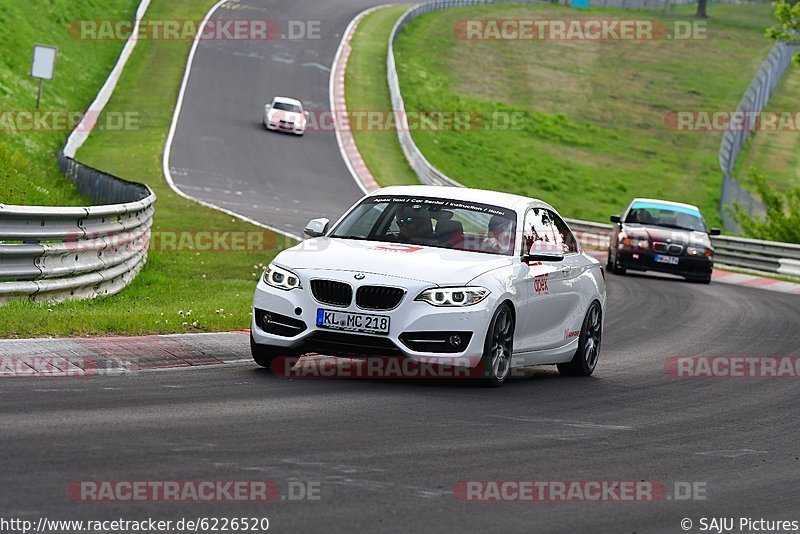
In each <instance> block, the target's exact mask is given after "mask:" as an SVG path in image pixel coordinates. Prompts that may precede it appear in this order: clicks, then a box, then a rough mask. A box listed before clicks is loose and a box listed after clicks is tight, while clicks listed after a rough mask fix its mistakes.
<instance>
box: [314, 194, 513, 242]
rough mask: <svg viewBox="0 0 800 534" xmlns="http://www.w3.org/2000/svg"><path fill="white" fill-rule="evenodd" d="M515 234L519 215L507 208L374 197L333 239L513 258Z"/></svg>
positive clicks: (433, 200)
mask: <svg viewBox="0 0 800 534" xmlns="http://www.w3.org/2000/svg"><path fill="white" fill-rule="evenodd" d="M515 233H516V213H515V212H514V211H513V210H509V209H506V208H500V207H497V206H491V205H488V204H479V203H475V202H467V201H457V200H448V199H440V198H411V197H371V198H368V199H366V200H364V201H363V202H362V203H361V204H359V205H358V206H357V207H356V208H355V209H354V210H353V211H351V212H350V213H349V214H348V215H347V217H345V219H344V220H343V221H342V222H341V223H340V224H339V225H338V226H337V227H336V228H335V229H334V230H333V232H332V233H331V234H330V236H331V237H339V238H343V239H359V240H369V241H381V242H385V243H411V244H417V245H425V246H431V247H440V248H449V249H456V250H470V251H475V252H485V253H488V254H502V255H506V256H510V255H512V254H514V235H515Z"/></svg>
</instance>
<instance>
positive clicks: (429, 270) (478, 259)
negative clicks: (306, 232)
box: [275, 237, 513, 285]
mask: <svg viewBox="0 0 800 534" xmlns="http://www.w3.org/2000/svg"><path fill="white" fill-rule="evenodd" d="M512 262H513V259H512V257H511V256H499V255H496V254H484V253H481V252H469V251H463V250H451V249H446V248H436V247H425V246H420V245H403V244H399V243H382V242H378V241H356V240H350V239H336V238H327V237H321V238H316V239H309V240H306V241H303V242H302V243H300V244H299V245H297V246H295V247H292V248H290V249H288V250H284V251H283V252H281V253H280V254H278V256H276V257H275V263H276V264H278V265H280V266H281V267H284V268H286V269H292V270H297V271H300V270H306V269H310V270H323V271H352V272H361V273H365V274H370V273H371V274H383V275H389V276H396V277H398V278H405V279H409V280H417V281H422V282H428V283H431V284H436V285H453V284H465V283H467V282H469V281H470V280H472V279H473V278H475V277H477V276H479V275H481V274H483V273H486V272H488V271H491V270H493V269H497V268H499V267H503V266H506V265H511V264H512Z"/></svg>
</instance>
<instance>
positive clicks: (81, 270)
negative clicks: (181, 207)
mask: <svg viewBox="0 0 800 534" xmlns="http://www.w3.org/2000/svg"><path fill="white" fill-rule="evenodd" d="M62 156H63V155H62ZM69 161H70V167H71V169H70V173H71V174H72V175H73V176H76V177H79V178H78V182H79V183H81V182H86V183H90V182H91V183H94V184H96V187H97V188H98V191H97V192H96V196H94V198H95V200H96V201H102V200H103V199H104V198H105V199H120V198H123V199H124V198H127V199H128V202H124V203H120V204H109V205H101V206H90V207H74V208H73V207H43V206H12V205H8V204H0V305H2V304H6V303H8V302H9V301H11V300H14V299H18V298H24V297H27V298H29V299H31V300H37V301H41V300H46V301H61V300H70V299H85V298H94V297H98V296H103V295H111V294H114V293H117V292H119V291H120V290H122V289H123V288H124V287H125V286H126V285H127V284H128V283H129V282H130V281H131V280H132V279H133V278H134V277H135V276H136V274H137V273H138V272H139V270H141V268H142V267H143V266H144V264H145V262H146V261H147V250H148V247H149V243H150V227H151V225H152V222H153V213H154V208H153V204H154V203H155V201H156V196H155V194H154V193H153V192H152V191H151V190H150V188H148V187H147V186H144V185H139V184H132V183H130V182H125V181H123V180H120V179H118V178H116V177H113V176H110V175H107V174H104V173H101V172H100V171H97V170H95V169H92V168H90V167H87V166H85V165H82V164H81V163H78V162H76V161H74V160H69ZM81 189H83V190H84V191H85V188H81Z"/></svg>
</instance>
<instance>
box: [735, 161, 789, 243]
mask: <svg viewBox="0 0 800 534" xmlns="http://www.w3.org/2000/svg"><path fill="white" fill-rule="evenodd" d="M750 176H751V177H752V179H753V182H754V183H755V186H756V190H757V191H758V194H759V196H761V200H762V202H763V203H764V206H765V207H766V208H767V213H766V217H753V216H751V215H750V214H748V213H747V212H746V211H745V210H743V209H742V207H741V206H740V205H739V204H738V203H734V205H733V209H731V210H730V213H731V215H732V216H733V218H734V220H735V221H736V222H737V223H738V224H739V226H741V227H742V230H743V231H744V233H745V234H746V235H747V236H748V237H752V238H755V239H765V240H767V241H781V242H783V243H800V186H795V187H794V188H793V189H791V190H789V191H787V192H786V193H779V192H778V191H775V190H774V189H773V188H771V187H770V186H769V184H768V183H767V177H766V176H764V175H763V174H761V173H760V172H758V171H756V170H755V169H751V170H750Z"/></svg>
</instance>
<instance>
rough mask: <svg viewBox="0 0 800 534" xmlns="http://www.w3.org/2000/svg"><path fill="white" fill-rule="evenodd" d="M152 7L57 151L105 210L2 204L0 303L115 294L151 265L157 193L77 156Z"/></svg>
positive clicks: (64, 165) (138, 17)
mask: <svg viewBox="0 0 800 534" xmlns="http://www.w3.org/2000/svg"><path fill="white" fill-rule="evenodd" d="M149 4H150V0H142V2H141V4H140V5H139V8H138V10H137V12H136V26H135V27H134V29H133V31H132V32H131V36H132V37H131V39H129V40H128V42H127V43H126V44H125V47H124V48H123V50H122V53H121V54H120V57H119V59H118V60H117V63H116V65H115V66H114V69H113V70H112V71H111V74H110V75H109V77H108V79H107V80H106V82H105V84H104V85H103V87H102V88H101V89H100V91H99V93H98V95H97V97H96V98H95V101H94V102H93V103H92V104H91V106H90V107H89V111H88V113H87V114H86V116H85V117H84V120H83V121H81V123H80V124H79V125H78V126H77V127H76V128H75V130H73V132H72V133H71V134H70V136H69V138H68V139H67V142H66V144H65V145H64V148H63V149H62V150H61V152H59V154H58V164H59V167H60V168H61V171H62V172H63V173H64V175H65V176H66V177H67V178H68V179H70V180H72V181H74V182H75V184H76V185H77V187H78V190H79V191H80V192H81V193H83V194H85V195H88V196H90V197H91V198H92V199H94V201H95V202H97V203H98V204H102V205H98V206H90V207H43V206H12V205H8V204H0V305H3V304H6V303H8V302H9V301H12V300H15V299H20V298H28V299H30V300H35V301H61V300H70V299H86V298H94V297H98V296H103V295H111V294H114V293H117V292H119V291H121V290H122V289H123V288H124V287H125V286H126V285H128V283H130V281H131V280H133V278H134V277H135V276H136V274H138V272H139V271H140V270H141V268H142V267H143V266H144V264H145V262H146V261H147V250H148V247H149V244H150V227H151V226H152V223H153V213H154V210H153V204H154V203H155V201H156V196H155V194H154V193H153V191H152V190H151V189H150V188H149V187H147V186H146V185H141V184H136V183H133V182H127V181H125V180H122V179H120V178H117V177H115V176H112V175H110V174H107V173H104V172H102V171H99V170H97V169H93V168H91V167H89V166H87V165H84V164H82V163H80V162H78V161H76V160H75V159H74V155H75V152H76V151H77V150H78V148H80V146H81V145H82V144H83V142H84V141H85V140H86V138H87V137H88V135H89V133H90V132H91V130H92V125H93V123H94V118H96V117H98V116H99V115H100V113H101V112H102V111H103V108H104V107H105V105H106V103H107V102H108V100H109V98H110V97H111V93H113V91H114V88H115V87H116V84H117V81H118V80H119V77H120V75H121V73H122V69H123V67H124V66H125V63H126V61H127V59H128V58H129V57H130V55H131V53H132V52H133V48H134V47H135V46H136V38H135V37H136V35H137V34H138V26H139V21H140V20H141V19H142V18H143V17H144V14H145V12H146V10H147V8H148V6H149ZM89 121H91V124H89Z"/></svg>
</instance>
